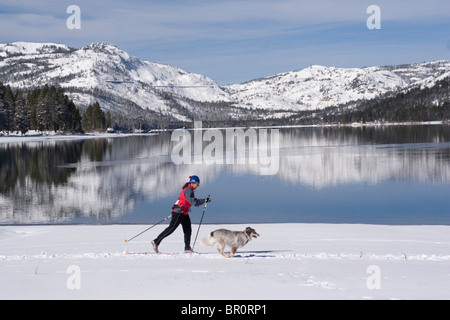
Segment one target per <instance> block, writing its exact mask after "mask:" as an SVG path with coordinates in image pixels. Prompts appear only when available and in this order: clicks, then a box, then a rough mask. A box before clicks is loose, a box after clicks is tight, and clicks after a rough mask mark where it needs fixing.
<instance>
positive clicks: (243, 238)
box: [202, 227, 259, 258]
mask: <svg viewBox="0 0 450 320" xmlns="http://www.w3.org/2000/svg"><path fill="white" fill-rule="evenodd" d="M258 237H259V234H258V233H257V232H256V230H255V229H253V228H250V227H247V228H246V229H245V231H230V230H226V229H218V230H215V231H213V232H211V233H210V234H209V235H208V236H207V237H205V238H203V239H202V244H204V245H206V246H211V247H216V249H217V250H218V251H219V252H220V253H221V254H222V255H223V256H224V257H225V258H232V257H234V255H235V254H236V250H237V249H239V248H242V247H243V246H245V245H246V244H247V243H248V242H249V241H250V240H252V238H258ZM226 246H229V247H231V251H230V255H227V254H226V253H225V252H224V250H225V247H226Z"/></svg>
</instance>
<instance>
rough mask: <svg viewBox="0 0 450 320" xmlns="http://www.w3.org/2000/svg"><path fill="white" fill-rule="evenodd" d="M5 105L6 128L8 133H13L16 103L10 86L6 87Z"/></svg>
mask: <svg viewBox="0 0 450 320" xmlns="http://www.w3.org/2000/svg"><path fill="white" fill-rule="evenodd" d="M4 103H5V104H4V127H5V130H6V131H13V130H14V109H15V101H14V92H13V91H12V89H11V87H10V86H6V87H5V96H4Z"/></svg>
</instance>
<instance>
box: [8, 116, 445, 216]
mask: <svg viewBox="0 0 450 320" xmlns="http://www.w3.org/2000/svg"><path fill="white" fill-rule="evenodd" d="M279 133H280V135H279V136H280V141H279V158H280V159H279V170H278V172H277V174H275V175H272V176H261V175H260V170H258V165H250V164H248V162H246V164H242V165H237V164H229V165H226V164H210V165H207V164H189V165H186V164H182V165H176V164H174V163H173V162H172V160H171V152H172V150H173V147H174V144H175V143H174V142H172V141H171V133H170V132H166V133H161V134H159V135H132V136H123V137H114V138H99V139H88V140H76V141H45V142H19V143H18V142H16V143H2V142H1V138H0V177H1V181H2V183H1V184H0V224H33V223H44V224H46V223H148V224H150V223H155V222H157V221H159V220H161V219H162V218H164V217H165V216H167V215H168V214H170V207H171V206H172V204H173V202H174V201H175V200H176V198H177V196H178V194H179V192H180V188H181V186H182V185H183V183H184V182H185V181H186V180H187V178H188V177H189V176H190V175H192V174H196V175H199V176H200V178H201V182H202V183H201V186H200V188H199V189H198V190H197V191H196V195H197V196H198V197H204V196H206V195H208V194H211V195H212V199H213V202H212V203H211V206H209V207H208V211H210V212H209V215H208V217H207V219H206V220H207V221H206V222H207V223H241V222H249V223H250V222H253V223H259V222H333V223H334V222H345V223H387V224H389V223H403V224H409V223H411V224H414V223H424V224H436V223H438V224H450V200H449V198H450V197H448V195H449V194H450V192H449V191H450V127H448V126H437V125H436V126H380V127H315V128H281V129H280V132H279ZM199 211H201V210H199V209H193V213H192V215H194V217H193V222H194V223H196V218H197V215H198V212H199ZM394 215H395V217H394Z"/></svg>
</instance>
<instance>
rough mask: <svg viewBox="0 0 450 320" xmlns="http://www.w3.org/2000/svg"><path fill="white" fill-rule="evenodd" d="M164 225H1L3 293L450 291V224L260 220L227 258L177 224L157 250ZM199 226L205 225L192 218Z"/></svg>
mask: <svg viewBox="0 0 450 320" xmlns="http://www.w3.org/2000/svg"><path fill="white" fill-rule="evenodd" d="M164 227H165V226H164V225H161V226H157V227H155V228H154V229H152V230H151V231H149V232H148V233H145V234H144V235H142V236H141V237H139V238H137V239H136V240H133V241H131V242H129V243H128V244H125V241H124V240H125V239H129V238H130V237H132V236H134V235H135V234H137V233H139V232H140V231H142V230H143V229H145V228H146V226H142V225H111V226H84V225H83V226H4V227H0V248H1V249H0V287H1V290H0V299H182V300H185V299H192V300H196V299H213V300H216V299H232V300H241V299H249V300H258V299H268V300H278V299H286V300H291V299H449V298H450V291H449V290H448V287H449V285H450V271H449V270H450V241H449V237H448V235H449V234H450V226H379V225H332V224H257V225H253V226H252V227H254V228H255V229H256V230H257V231H258V233H260V235H261V237H259V238H258V239H254V240H253V241H251V242H250V243H249V244H247V246H246V247H244V248H242V249H240V250H238V253H237V256H236V257H235V258H233V259H226V258H224V257H223V256H222V255H220V254H219V253H218V252H216V251H215V249H213V248H211V247H204V246H201V245H200V241H199V240H200V239H201V238H202V237H203V236H205V235H206V234H207V233H209V232H210V231H212V230H215V229H217V228H219V227H220V228H228V229H232V230H243V229H244V228H245V227H246V225H220V226H218V225H204V226H202V228H201V231H200V235H199V240H197V245H196V247H195V249H196V251H198V252H199V253H198V254H184V253H179V252H180V251H181V250H182V249H183V235H182V231H181V228H179V229H178V230H177V231H176V232H175V233H174V234H173V235H172V236H170V237H169V238H167V239H166V240H165V241H163V243H162V244H161V246H160V249H161V251H162V252H172V253H173V254H172V255H166V254H161V255H157V254H153V253H152V254H148V255H127V254H124V251H133V252H140V251H149V250H150V241H151V240H152V239H153V238H154V237H156V235H157V234H158V233H159V232H160V231H162V229H163V228H164ZM193 230H194V233H195V232H196V230H197V226H193Z"/></svg>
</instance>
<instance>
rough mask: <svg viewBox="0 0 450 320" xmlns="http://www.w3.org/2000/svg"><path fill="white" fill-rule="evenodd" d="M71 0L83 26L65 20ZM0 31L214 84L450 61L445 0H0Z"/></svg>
mask: <svg viewBox="0 0 450 320" xmlns="http://www.w3.org/2000/svg"><path fill="white" fill-rule="evenodd" d="M73 4H74V5H78V6H79V7H80V9H81V29H80V30H69V29H68V28H67V26H66V21H67V19H68V18H69V16H70V14H67V13H66V11H67V8H68V7H69V6H70V5H73ZM370 5H377V6H378V7H379V8H380V10H381V29H379V30H376V29H375V30H369V29H368V28H367V26H366V21H367V19H368V18H369V17H370V16H371V14H370V13H367V8H368V7H369V6H370ZM0 30H1V32H0V43H8V42H15V41H31V42H56V43H63V44H66V45H68V46H71V47H74V48H80V47H82V46H84V45H87V44H90V43H92V42H106V43H111V44H115V45H117V46H118V47H119V48H121V49H123V50H125V51H127V52H128V53H130V54H132V55H134V56H137V57H139V58H142V59H145V60H149V61H154V62H158V63H164V64H170V65H174V66H177V67H180V68H182V69H185V70H187V71H190V72H196V73H201V74H204V75H206V76H208V77H211V78H213V79H214V80H216V81H217V82H219V84H229V83H238V82H243V81H247V80H252V79H256V78H260V77H265V76H271V75H274V74H277V73H281V72H285V71H291V70H298V69H302V68H304V67H307V66H309V65H312V64H320V65H325V66H336V67H363V66H372V65H393V64H402V63H414V62H423V61H432V60H440V59H444V60H450V1H448V0H427V1H422V0H421V1H418V0H370V1H368V0H310V1H298V0H270V1H269V0H253V1H249V0H165V1H152V0H127V1H118V0H108V1H106V0H102V1H98V0H97V1H93V0H89V1H87V0H69V1H67V0H41V1H33V0H14V1H11V0H8V1H5V0H0Z"/></svg>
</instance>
